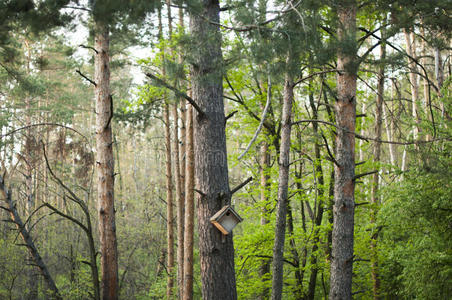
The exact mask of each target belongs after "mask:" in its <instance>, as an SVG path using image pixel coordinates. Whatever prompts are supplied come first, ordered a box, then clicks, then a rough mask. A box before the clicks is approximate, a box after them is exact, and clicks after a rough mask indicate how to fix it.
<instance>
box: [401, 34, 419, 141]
mask: <svg viewBox="0 0 452 300" xmlns="http://www.w3.org/2000/svg"><path fill="white" fill-rule="evenodd" d="M403 32H404V34H405V43H406V52H407V53H408V55H409V56H411V57H412V58H416V39H415V37H414V32H413V31H408V30H406V29H404V30H403ZM408 60H409V62H408V66H409V67H410V75H409V76H410V85H411V113H412V116H413V119H414V121H415V125H414V126H413V139H414V140H415V141H417V139H418V135H419V115H418V107H417V100H418V99H419V86H418V83H417V74H416V73H417V66H416V63H415V62H414V61H413V60H412V59H411V58H408Z"/></svg>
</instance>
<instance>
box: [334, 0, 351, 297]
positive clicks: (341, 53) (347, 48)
mask: <svg viewBox="0 0 452 300" xmlns="http://www.w3.org/2000/svg"><path fill="white" fill-rule="evenodd" d="M337 15H338V18H339V20H338V22H339V24H338V29H337V38H338V42H339V48H338V53H337V69H338V70H339V73H338V75H337V101H336V105H335V109H336V124H337V126H338V130H337V136H336V147H337V149H336V161H337V165H335V180H334V207H333V214H334V223H333V233H332V261H331V279H330V295H329V297H330V299H351V298H352V268H353V229H354V212H355V195H354V193H355V181H354V176H355V136H354V132H355V123H356V78H357V77H356V68H357V66H356V65H355V64H356V63H357V62H356V61H355V58H356V45H353V44H352V45H350V43H355V40H356V2H355V1H354V0H345V1H342V2H341V3H340V4H339V5H338V7H337ZM351 49H352V50H351Z"/></svg>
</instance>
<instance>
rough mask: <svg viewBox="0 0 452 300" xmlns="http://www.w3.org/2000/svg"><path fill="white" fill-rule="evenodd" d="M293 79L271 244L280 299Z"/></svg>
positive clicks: (287, 88)
mask: <svg viewBox="0 0 452 300" xmlns="http://www.w3.org/2000/svg"><path fill="white" fill-rule="evenodd" d="M292 55H293V53H289V57H288V59H287V63H288V64H291V63H293V60H292V57H291V56H292ZM292 102H293V80H292V78H291V75H290V74H289V73H287V74H286V75H285V82H284V99H283V108H282V118H281V125H282V126H281V128H282V129H281V144H280V150H279V177H278V203H277V205H276V228H275V244H274V246H273V265H272V270H273V280H272V299H273V300H280V299H281V297H282V291H283V272H284V270H283V255H284V241H285V233H286V216H287V202H288V189H289V166H290V133H291V130H292V124H291V122H292V118H291V115H292Z"/></svg>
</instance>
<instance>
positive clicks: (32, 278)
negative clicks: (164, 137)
mask: <svg viewBox="0 0 452 300" xmlns="http://www.w3.org/2000/svg"><path fill="white" fill-rule="evenodd" d="M24 44H25V47H26V71H27V75H31V59H32V57H31V45H30V43H29V41H28V40H26V39H25V41H24ZM25 124H26V126H30V125H31V99H30V97H26V99H25ZM24 157H25V186H26V195H27V204H26V214H27V215H28V216H30V215H31V214H32V212H33V210H34V195H33V191H34V188H33V165H34V163H33V132H32V128H31V127H30V128H28V129H27V131H26V138H25V153H24ZM30 223H31V222H28V223H27V230H30V228H29V224H30ZM28 259H29V260H30V261H32V260H33V257H32V254H31V253H29V256H28ZM34 269H35V268H34V267H33V266H30V268H28V270H27V275H28V286H29V293H28V295H27V299H29V300H34V299H36V298H37V297H38V280H37V278H36V274H35V270H34Z"/></svg>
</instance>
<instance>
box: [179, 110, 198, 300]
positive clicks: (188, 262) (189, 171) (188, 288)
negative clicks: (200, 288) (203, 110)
mask: <svg viewBox="0 0 452 300" xmlns="http://www.w3.org/2000/svg"><path fill="white" fill-rule="evenodd" d="M186 128H187V131H186V158H185V159H186V161H185V162H186V171H185V175H186V180H185V237H184V268H183V269H184V274H183V275H184V277H183V284H184V285H183V297H182V299H184V300H191V299H193V233H194V215H195V194H194V186H195V174H194V172H195V166H194V164H195V155H194V144H193V108H192V107H191V106H189V107H187V126H186Z"/></svg>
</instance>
